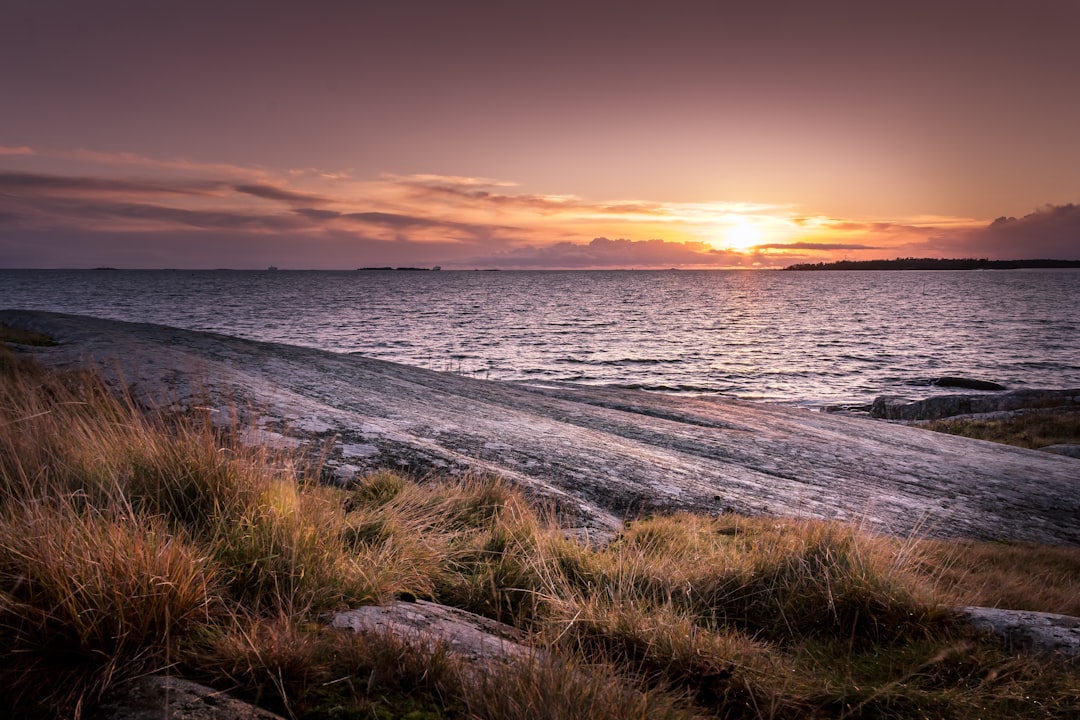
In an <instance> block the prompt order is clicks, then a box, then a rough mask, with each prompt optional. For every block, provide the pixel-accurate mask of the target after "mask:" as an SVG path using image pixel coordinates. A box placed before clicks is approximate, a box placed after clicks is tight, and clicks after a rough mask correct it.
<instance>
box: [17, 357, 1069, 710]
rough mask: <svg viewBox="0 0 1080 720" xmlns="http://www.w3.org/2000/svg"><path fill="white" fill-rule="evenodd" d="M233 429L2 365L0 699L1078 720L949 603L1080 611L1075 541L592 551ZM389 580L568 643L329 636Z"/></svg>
mask: <svg viewBox="0 0 1080 720" xmlns="http://www.w3.org/2000/svg"><path fill="white" fill-rule="evenodd" d="M238 435H239V434H233V433H229V432H222V431H220V430H216V429H214V428H213V427H212V426H210V425H209V424H208V423H206V422H205V418H199V417H191V418H187V417H180V418H177V417H176V416H170V417H161V416H154V415H146V414H144V413H142V412H140V411H138V410H137V409H136V408H135V406H134V404H133V403H130V402H127V401H125V400H124V399H123V398H116V397H114V396H112V395H110V394H109V393H108V392H107V391H106V389H105V388H104V386H103V385H102V383H101V382H100V381H98V380H96V379H94V378H92V377H88V376H85V375H78V376H60V375H55V374H52V373H48V372H45V371H43V370H41V369H40V368H29V367H28V366H25V365H22V364H20V365H7V366H4V367H3V368H2V369H0V653H2V655H3V657H2V660H3V662H2V663H0V713H3V714H6V715H8V716H26V717H28V716H35V717H36V716H42V717H47V716H54V717H78V716H80V715H82V714H83V713H84V712H86V711H88V710H90V709H92V708H93V706H94V705H95V703H96V702H97V700H98V699H99V698H100V697H101V695H102V694H103V693H104V692H106V691H107V690H108V689H109V688H110V687H112V686H114V685H115V684H116V683H117V682H119V681H121V680H123V679H125V678H129V677H133V676H135V675H139V674H143V673H148V672H167V673H174V674H179V675H183V676H185V677H188V678H190V679H193V680H197V681H200V682H203V683H207V684H210V685H212V686H214V687H218V688H221V689H222V690H229V691H231V692H234V693H236V694H237V695H240V696H242V697H244V698H245V699H247V700H249V701H251V702H255V703H257V704H259V705H262V706H264V707H267V708H269V709H272V710H275V711H277V712H279V713H282V714H284V715H286V716H289V717H297V718H350V717H374V718H405V717H409V718H485V719H491V720H495V719H497V718H552V719H553V720H554V719H558V718H583V717H589V718H594V717H595V718H600V717H612V718H616V717H617V718H676V717H680V718H682V717H686V718H701V717H722V718H831V717H846V718H881V717H889V718H922V717H954V718H968V717H972V718H973V717H981V718H991V719H992V718H1015V717H1030V718H1065V717H1075V716H1077V715H1078V714H1080V669H1078V668H1077V667H1076V666H1075V664H1074V665H1069V664H1066V663H1047V662H1043V661H1037V660H1031V659H1027V658H1024V657H1019V656H1009V655H1007V654H1005V653H1003V652H1002V651H1001V650H1000V649H999V648H998V647H997V646H996V645H995V644H994V643H993V642H991V641H990V640H988V639H986V638H983V637H981V636H978V635H976V634H975V633H974V632H973V631H972V630H970V629H969V628H968V627H966V626H964V625H962V624H959V623H958V621H956V620H955V619H954V617H953V615H952V614H951V613H950V612H949V611H948V607H949V606H952V605H965V604H979V603H983V604H999V605H1001V606H1005V607H1009V606H1015V607H1021V606H1022V607H1023V608H1024V609H1032V610H1043V611H1050V612H1073V613H1077V612H1080V611H1078V610H1077V608H1076V604H1075V598H1076V597H1080V577H1078V573H1076V572H1075V568H1076V567H1077V566H1078V563H1077V559H1078V558H1077V555H1076V552H1077V551H1075V550H1072V549H1064V548H1042V547H1036V546H1028V545H1013V546H1004V545H1000V546H999V545H995V544H974V543H963V542H941V541H934V542H931V541H925V540H920V539H914V538H913V539H896V538H889V537H881V536H876V535H872V534H869V533H867V532H865V531H864V530H862V529H860V528H859V527H856V526H853V525H848V524H841V523H825V522H811V521H805V520H795V519H790V520H783V519H776V518H768V519H764V518H748V517H742V516H737V515H720V516H716V517H711V516H703V515H694V514H687V513H679V514H672V515H657V516H655V517H649V518H642V519H640V520H635V521H634V522H632V523H628V524H627V525H626V526H625V528H624V529H623V531H622V533H621V534H620V535H619V536H618V537H616V538H615V539H614V540H613V541H611V542H610V543H609V544H607V545H606V546H603V547H588V546H585V545H583V544H580V543H578V542H577V541H575V540H573V539H572V538H571V537H570V534H569V533H568V531H567V529H566V528H564V527H562V526H561V525H560V523H559V522H558V521H557V519H556V514H555V513H554V512H553V511H550V510H548V509H545V508H537V507H535V506H533V505H531V504H530V503H529V502H528V501H527V500H526V499H525V497H524V496H523V495H522V494H520V493H519V492H517V491H516V490H514V489H513V488H510V487H509V486H507V485H506V484H505V483H503V482H501V481H500V480H499V479H497V478H490V477H470V478H465V479H460V478H459V479H449V478H446V479H429V480H427V481H425V482H414V481H410V480H406V479H404V478H402V477H400V476H398V475H395V474H393V473H389V472H382V473H377V474H373V475H371V476H370V477H368V478H366V479H364V480H363V481H361V482H359V483H358V484H357V485H356V486H355V487H353V488H351V489H341V488H335V487H326V486H323V485H320V484H318V483H317V482H316V478H318V477H319V475H320V468H319V467H318V464H317V462H314V461H312V460H311V459H310V458H305V457H300V456H297V455H295V454H290V453H287V452H283V451H277V450H270V449H266V448H253V447H247V446H245V445H243V444H242V443H241V442H240V441H239V440H238ZM1033 586H1039V587H1043V588H1046V590H1045V591H1043V592H1033V591H1029V592H1024V589H1025V588H1028V589H1029V590H1030V588H1032V587H1033ZM395 597H412V598H422V599H427V600H432V601H434V602H438V603H442V604H445V605H450V606H454V607H457V608H461V609H464V610H469V611H472V612H474V613H478V614H481V615H484V616H486V617H489V618H493V619H496V620H500V621H502V622H507V623H510V624H512V625H514V626H516V627H517V628H518V629H519V630H521V631H522V632H523V633H525V635H526V636H527V637H528V638H529V641H530V642H531V643H532V644H534V645H536V646H538V647H541V648H543V649H544V650H545V651H546V652H545V653H542V654H538V655H536V656H535V657H533V659H531V660H528V661H520V662H517V663H508V664H506V665H505V666H498V667H496V668H493V669H492V670H491V671H490V672H485V673H477V672H476V671H475V670H474V669H473V668H469V667H465V666H464V665H463V661H462V660H461V659H459V658H458V657H457V656H455V655H454V654H453V653H451V652H450V650H449V648H448V647H446V646H445V645H440V644H437V643H436V644H434V645H433V644H431V643H422V642H415V641H411V640H410V639H408V638H398V637H391V636H388V635H380V634H378V633H361V634H353V633H351V632H343V631H337V630H331V629H329V628H328V627H327V626H326V623H325V617H326V614H327V613H329V612H331V611H334V610H338V609H345V608H348V607H355V606H357V605H361V604H371V603H382V602H387V601H389V600H391V599H393V598H395Z"/></svg>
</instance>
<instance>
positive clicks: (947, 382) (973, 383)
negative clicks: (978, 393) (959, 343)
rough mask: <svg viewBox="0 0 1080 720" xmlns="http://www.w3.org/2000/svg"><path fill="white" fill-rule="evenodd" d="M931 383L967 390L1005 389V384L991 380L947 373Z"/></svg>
mask: <svg viewBox="0 0 1080 720" xmlns="http://www.w3.org/2000/svg"><path fill="white" fill-rule="evenodd" d="M930 384H931V385H937V386H938V387H955V388H964V389H965V390H1005V389H1007V388H1006V387H1005V386H1004V385H1001V384H1000V383H996V382H990V381H989V380H974V379H972V378H965V377H952V376H948V375H946V376H945V377H939V378H934V379H933V380H931V381H930Z"/></svg>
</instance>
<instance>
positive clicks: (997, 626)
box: [958, 607, 1080, 658]
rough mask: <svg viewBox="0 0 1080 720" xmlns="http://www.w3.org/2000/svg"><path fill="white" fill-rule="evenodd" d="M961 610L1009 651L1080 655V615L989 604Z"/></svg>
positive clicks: (1065, 655) (970, 620)
mask: <svg viewBox="0 0 1080 720" xmlns="http://www.w3.org/2000/svg"><path fill="white" fill-rule="evenodd" d="M958 610H959V612H960V614H961V615H962V616H963V617H964V618H965V619H966V620H967V621H968V622H969V623H970V624H971V625H973V626H974V627H975V628H977V629H979V630H983V631H985V632H988V633H990V634H992V635H994V636H995V637H997V638H998V639H999V640H1001V642H1002V643H1003V645H1004V647H1005V649H1006V651H1008V652H1027V653H1033V654H1037V655H1048V656H1064V657H1067V658H1077V657H1080V618H1075V617H1071V616H1069V615H1057V614H1054V613H1042V612H1031V611H1027V610H1002V609H999V608H987V607H964V608H959V609H958Z"/></svg>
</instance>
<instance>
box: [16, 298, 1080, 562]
mask: <svg viewBox="0 0 1080 720" xmlns="http://www.w3.org/2000/svg"><path fill="white" fill-rule="evenodd" d="M0 323H5V324H8V325H11V326H14V327H20V328H25V329H28V330H34V331H37V332H42V333H46V334H48V335H49V336H51V337H53V338H55V340H56V342H57V344H56V345H55V346H52V347H37V348H30V347H26V348H24V350H25V351H26V352H32V353H33V354H34V355H35V356H36V357H37V358H38V359H39V360H40V361H42V362H43V363H45V364H46V365H49V366H52V367H57V368H75V367H86V366H92V367H97V368H100V369H102V370H103V371H104V372H105V373H106V374H107V375H108V376H109V377H110V378H111V379H112V381H113V382H115V383H118V384H121V385H123V386H126V387H128V388H130V389H131V391H132V392H133V394H134V395H135V397H137V398H138V399H139V400H140V402H143V403H146V404H147V405H153V406H156V407H164V408H171V409H176V410H191V409H195V410H196V411H197V412H212V413H213V414H214V417H215V421H216V422H219V423H222V424H224V423H239V424H240V426H241V427H242V428H243V429H244V430H245V432H247V433H250V435H251V437H252V439H253V441H259V442H269V443H281V444H287V445H293V446H295V445H307V446H309V447H311V448H312V449H313V451H314V450H318V449H319V448H324V447H325V448H326V451H327V452H328V456H327V457H328V461H327V464H326V467H327V474H328V479H329V480H332V481H334V482H340V483H347V482H349V481H350V480H351V479H352V478H353V477H355V476H356V475H357V474H362V473H364V472H366V471H368V470H371V469H375V468H380V467H391V468H394V469H398V470H404V471H407V472H409V473H412V474H415V475H418V476H422V475H425V474H428V473H434V472H440V473H451V474H457V473H464V472H490V473H496V474H498V475H501V476H503V477H505V478H506V479H508V480H509V481H511V482H514V483H516V484H518V485H520V486H521V487H523V488H525V489H526V490H527V491H528V492H530V493H531V494H533V495H534V496H535V497H537V498H540V499H545V500H548V501H550V502H552V503H554V504H555V505H556V506H557V507H558V508H559V509H560V510H561V511H562V512H563V513H565V514H566V515H567V517H569V518H571V520H572V521H573V522H576V524H577V525H578V526H579V527H580V528H581V529H582V531H583V532H585V533H589V534H592V535H594V536H601V537H602V536H604V535H606V534H607V533H610V532H611V531H613V530H615V529H616V528H617V527H619V525H620V523H621V521H622V520H623V519H624V518H626V517H632V516H635V515H640V514H642V513H650V512H654V511H660V510H679V509H685V510H693V511H701V512H707V513H722V512H741V513H748V514H752V515H761V514H766V515H792V516H802V517H812V518H823V519H845V520H854V521H858V522H860V523H862V524H863V525H864V526H866V527H869V528H872V529H874V530H877V531H881V532H886V533H891V534H897V535H908V534H913V533H918V534H926V535H931V536H939V537H968V538H975V539H1015V540H1030V541H1036V542H1045V543H1063V544H1080V493H1077V492H1076V489H1077V484H1078V482H1080V464H1078V462H1077V460H1076V459H1074V458H1069V457H1060V456H1054V455H1050V454H1048V453H1040V452H1036V451H1030V450H1023V449H1018V448H1011V447H1005V446H1000V445H995V444H991V443H986V442H980V441H976V440H970V439H967V438H962V437H953V436H948V435H943V434H939V433H932V432H929V431H925V430H921V429H918V428H914V427H906V426H903V425H900V424H895V423H887V422H880V421H874V420H871V419H868V418H865V417H850V416H843V415H832V414H828V413H815V412H810V411H807V410H804V409H799V408H793V407H787V406H776V405H767V404H758V403H751V402H742V401H738V400H735V399H732V398H726V397H720V396H715V397H676V396H670V395H661V394H655V393H648V392H642V391H632V390H623V389H612V388H599V387H585V386H573V385H556V384H546V385H526V384H519V383H504V382H492V381H484V380H477V379H473V378H468V377H463V376H459V375H455V374H452V373H440V372H433V371H429V370H423V369H419V368H413V367H407V366H403V365H397V364H394V363H388V362H384V361H379V360H373V359H369V358H365V357H360V356H353V355H342V354H335V353H330V352H325V351H321V350H317V349H312V348H304V347H296V346H289V345H280V344H272V343H261V342H254V341H250V340H244V339H240V338H235V337H228V336H224V335H216V334H211V333H200V332H192V331H186V330H178V329H175V328H169V327H164V326H158V325H147V324H131V323H123V322H118V321H108V320H100V319H94V318H88V317H81V316H72V315H60V314H53V313H44V312H30V311H16V310H9V311H3V312H0Z"/></svg>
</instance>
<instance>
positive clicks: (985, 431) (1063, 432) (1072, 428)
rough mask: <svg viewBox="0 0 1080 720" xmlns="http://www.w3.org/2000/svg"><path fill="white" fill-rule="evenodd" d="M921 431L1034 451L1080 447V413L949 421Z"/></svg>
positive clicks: (1025, 414) (1039, 413)
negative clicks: (1063, 446)
mask: <svg viewBox="0 0 1080 720" xmlns="http://www.w3.org/2000/svg"><path fill="white" fill-rule="evenodd" d="M921 427H925V428H926V429H928V430H934V431H936V432H943V433H948V434H950V435H963V436H964V437H969V438H975V439H976V440H989V441H991V442H996V443H1003V444H1005V445H1015V446H1016V447H1022V448H1031V449H1038V448H1041V447H1046V446H1048V445H1077V444H1080V412H1037V413H1035V412H1033V413H1023V414H1017V415H1015V416H1013V417H1010V418H1004V419H988V420H981V419H977V418H974V419H966V418H963V419H955V418H953V419H949V418H946V419H943V420H934V421H932V422H929V423H927V424H925V425H922V426H921Z"/></svg>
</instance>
